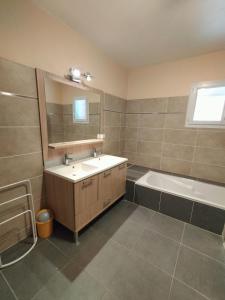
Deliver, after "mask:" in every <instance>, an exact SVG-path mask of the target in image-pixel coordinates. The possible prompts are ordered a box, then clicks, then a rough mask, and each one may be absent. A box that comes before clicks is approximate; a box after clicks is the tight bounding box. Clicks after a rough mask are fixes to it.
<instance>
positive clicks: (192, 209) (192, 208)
mask: <svg viewBox="0 0 225 300" xmlns="http://www.w3.org/2000/svg"><path fill="white" fill-rule="evenodd" d="M194 205H195V202H194V201H193V203H192V207H191V215H190V219H189V223H190V224H191V221H192V215H193V211H194Z"/></svg>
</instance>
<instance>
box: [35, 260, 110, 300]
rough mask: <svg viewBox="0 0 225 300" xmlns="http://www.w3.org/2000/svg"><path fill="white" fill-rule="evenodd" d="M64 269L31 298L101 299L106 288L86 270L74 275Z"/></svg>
mask: <svg viewBox="0 0 225 300" xmlns="http://www.w3.org/2000/svg"><path fill="white" fill-rule="evenodd" d="M69 268H70V266H68V267H67V269H66V270H62V271H59V272H57V274H56V275H55V276H54V277H53V278H52V279H51V280H50V281H49V282H48V283H47V284H46V285H45V287H44V288H43V289H42V290H41V291H40V292H38V293H37V295H36V296H35V297H34V298H33V299H32V300H43V299H45V300H74V299H76V300H101V299H102V297H103V296H104V294H105V293H106V289H105V288H104V287H103V286H102V285H100V284H99V283H98V282H97V281H96V280H95V279H94V278H93V277H92V276H90V275H89V274H88V273H87V272H85V271H81V272H80V273H79V274H76V276H74V277H71V276H70V275H71V274H70V275H69V276H68V274H67V272H69V273H70V270H68V269H69Z"/></svg>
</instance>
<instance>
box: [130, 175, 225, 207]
mask: <svg viewBox="0 0 225 300" xmlns="http://www.w3.org/2000/svg"><path fill="white" fill-rule="evenodd" d="M149 173H154V174H159V175H167V176H170V177H175V178H184V179H186V180H192V181H197V182H201V183H204V184H206V185H212V186H217V187H220V188H224V189H225V187H224V186H221V185H217V184H211V183H208V182H204V181H200V180H195V179H191V178H187V177H185V176H184V177H183V176H176V175H172V174H170V173H164V172H158V171H155V170H154V171H153V170H149V171H148V172H147V173H146V174H144V175H143V176H142V177H140V178H139V179H138V180H137V181H136V182H135V185H139V186H143V187H145V188H150V189H152V190H156V191H158V192H162V193H165V194H170V195H173V196H177V197H180V198H183V199H188V200H190V201H192V202H198V203H201V204H205V205H208V206H212V207H215V208H218V209H221V210H224V211H225V203H224V206H222V205H220V204H218V203H213V202H210V201H208V200H204V199H201V198H198V197H195V198H194V197H192V198H191V197H190V196H188V195H182V194H179V193H175V192H171V191H168V190H165V189H163V188H157V187H155V186H152V185H150V184H147V183H145V182H144V183H140V182H139V181H141V180H143V177H145V176H147V175H148V174H149ZM160 197H161V196H160Z"/></svg>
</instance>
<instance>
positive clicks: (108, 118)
mask: <svg viewBox="0 0 225 300" xmlns="http://www.w3.org/2000/svg"><path fill="white" fill-rule="evenodd" d="M125 107H126V101H125V100H124V99H122V98H119V97H115V96H112V95H109V94H105V95H104V108H103V111H104V112H103V113H104V133H105V142H104V149H103V151H104V153H107V154H113V155H121V154H122V150H123V148H124V137H125V132H124V125H125Z"/></svg>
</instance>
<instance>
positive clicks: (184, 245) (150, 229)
mask: <svg viewBox="0 0 225 300" xmlns="http://www.w3.org/2000/svg"><path fill="white" fill-rule="evenodd" d="M138 206H139V205H138ZM144 208H145V209H149V208H147V207H144ZM153 212H154V213H153V215H156V214H162V213H160V212H157V211H154V210H153ZM166 216H167V215H166ZM167 217H169V218H172V219H174V220H177V219H175V218H173V217H170V216H167ZM177 221H179V222H183V221H180V220H177ZM133 222H134V223H136V224H138V223H137V222H135V221H133ZM183 223H184V228H186V226H187V225H191V226H194V227H197V226H195V225H192V224H189V223H186V222H183ZM143 227H144V228H145V230H149V231H152V232H154V233H157V234H158V235H160V236H162V237H164V238H166V239H168V240H170V241H173V242H176V243H177V244H179V245H180V246H183V247H186V248H188V249H190V250H192V251H193V252H196V253H198V254H200V255H203V256H205V257H207V258H209V259H212V260H214V261H216V262H217V263H220V264H222V265H225V263H223V262H222V261H220V260H217V259H216V258H214V257H212V256H209V255H207V254H206V253H204V252H201V251H199V250H197V249H195V248H193V247H191V246H188V245H186V244H184V243H183V232H182V235H181V240H180V242H179V241H177V240H175V239H173V238H171V237H168V236H167V235H165V234H163V233H161V232H160V231H157V230H154V229H152V228H148V227H147V226H144V225H143ZM197 228H198V229H200V230H203V231H205V232H207V233H210V234H213V235H216V236H218V235H217V234H216V233H213V232H210V231H208V230H206V229H203V228H199V227H197ZM183 231H184V229H183ZM219 236H220V235H219Z"/></svg>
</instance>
